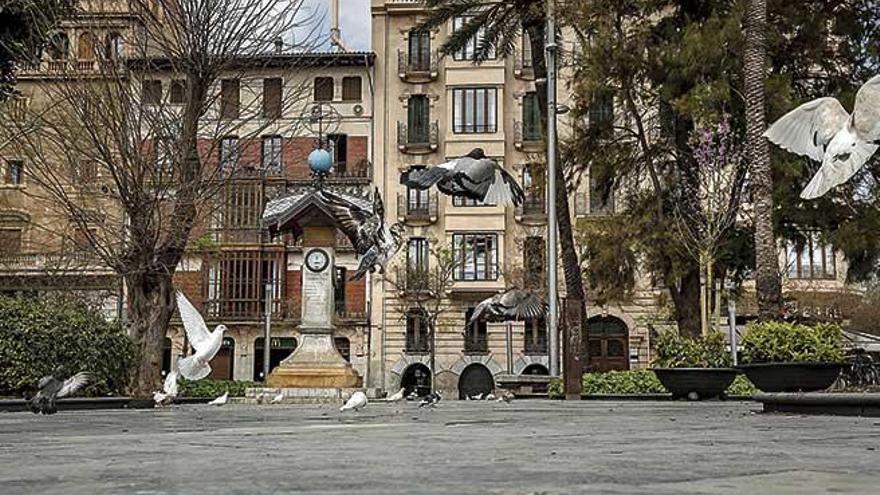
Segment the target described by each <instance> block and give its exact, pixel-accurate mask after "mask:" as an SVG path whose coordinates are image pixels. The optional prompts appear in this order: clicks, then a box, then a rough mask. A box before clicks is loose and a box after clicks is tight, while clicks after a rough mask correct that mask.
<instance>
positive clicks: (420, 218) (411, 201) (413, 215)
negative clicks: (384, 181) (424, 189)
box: [397, 192, 438, 225]
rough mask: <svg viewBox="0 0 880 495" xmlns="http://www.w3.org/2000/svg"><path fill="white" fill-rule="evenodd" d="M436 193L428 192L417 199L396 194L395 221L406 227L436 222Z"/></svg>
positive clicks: (404, 194) (401, 193)
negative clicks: (402, 223) (404, 224)
mask: <svg viewBox="0 0 880 495" xmlns="http://www.w3.org/2000/svg"><path fill="white" fill-rule="evenodd" d="M437 202H438V201H437V193H436V192H428V193H427V194H424V195H419V196H418V197H415V198H413V197H409V196H408V195H407V193H403V192H399V193H397V219H398V221H401V222H404V223H406V224H407V225H430V224H433V223H435V222H437Z"/></svg>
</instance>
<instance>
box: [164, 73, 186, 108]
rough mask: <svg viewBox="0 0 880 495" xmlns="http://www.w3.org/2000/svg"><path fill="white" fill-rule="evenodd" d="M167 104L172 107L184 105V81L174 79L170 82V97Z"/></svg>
mask: <svg viewBox="0 0 880 495" xmlns="http://www.w3.org/2000/svg"><path fill="white" fill-rule="evenodd" d="M168 102H169V103H171V104H172V105H183V104H184V103H186V81H183V80H180V79H175V80H174V81H171V89H170V95H169V96H168Z"/></svg>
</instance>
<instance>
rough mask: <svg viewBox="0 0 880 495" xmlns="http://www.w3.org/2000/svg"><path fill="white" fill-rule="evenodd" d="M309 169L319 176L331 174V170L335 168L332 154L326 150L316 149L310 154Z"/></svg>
mask: <svg viewBox="0 0 880 495" xmlns="http://www.w3.org/2000/svg"><path fill="white" fill-rule="evenodd" d="M308 160H309V168H310V169H311V170H312V172H313V173H315V174H318V175H324V174H328V173H330V168H332V167H333V158H332V157H331V156H330V152H329V151H327V150H325V149H321V148H319V149H316V150H314V151H312V152H311V153H309V158H308Z"/></svg>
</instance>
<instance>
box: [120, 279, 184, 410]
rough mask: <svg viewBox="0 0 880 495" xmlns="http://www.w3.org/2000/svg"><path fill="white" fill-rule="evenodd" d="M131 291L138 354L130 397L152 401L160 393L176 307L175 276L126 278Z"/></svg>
mask: <svg viewBox="0 0 880 495" xmlns="http://www.w3.org/2000/svg"><path fill="white" fill-rule="evenodd" d="M125 283H126V289H127V292H128V316H129V320H128V323H129V326H128V332H129V336H130V337H131V339H132V340H133V341H134V343H135V346H136V348H137V352H138V360H137V366H136V368H135V370H134V374H133V376H132V378H131V383H130V386H129V394H130V395H131V396H132V397H137V398H149V397H151V396H152V394H153V391H155V390H159V386H160V383H161V370H162V350H163V346H164V342H165V331H166V329H167V328H168V322H169V321H170V320H171V315H172V314H173V313H174V308H175V307H176V305H175V302H174V287H173V284H172V275H171V274H170V273H168V272H160V273H139V274H137V275H129V276H126V277H125Z"/></svg>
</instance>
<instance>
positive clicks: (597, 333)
mask: <svg viewBox="0 0 880 495" xmlns="http://www.w3.org/2000/svg"><path fill="white" fill-rule="evenodd" d="M587 328H588V332H589V334H588V339H587V351H588V352H589V363H588V367H587V370H588V371H611V370H628V369H629V329H628V328H627V326H626V323H624V322H623V320H621V319H620V318H615V317H613V316H594V317H592V318H590V319H589V320H587Z"/></svg>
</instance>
